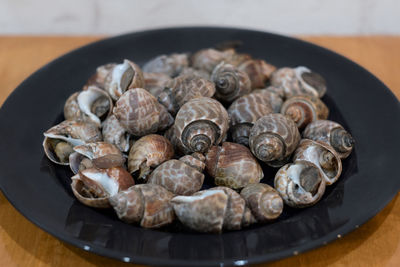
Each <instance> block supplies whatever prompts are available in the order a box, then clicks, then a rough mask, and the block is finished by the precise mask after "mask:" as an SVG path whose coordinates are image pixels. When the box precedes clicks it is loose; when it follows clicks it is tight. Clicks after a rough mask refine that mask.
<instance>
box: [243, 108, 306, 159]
mask: <svg viewBox="0 0 400 267" xmlns="http://www.w3.org/2000/svg"><path fill="white" fill-rule="evenodd" d="M299 142H300V133H299V130H298V129H297V126H296V124H295V123H294V122H293V121H292V120H291V119H289V118H288V117H286V116H284V115H282V114H268V115H266V116H263V117H261V118H260V119H258V120H257V121H256V123H255V124H254V126H253V127H252V128H251V131H250V137H249V145H250V149H251V152H252V153H253V155H255V156H256V157H257V158H258V159H259V160H261V161H264V162H266V163H267V164H268V165H270V166H272V167H280V166H282V165H284V164H285V163H286V162H287V161H288V159H289V157H290V155H291V154H292V153H293V151H294V150H295V149H296V147H297V145H298V143H299Z"/></svg>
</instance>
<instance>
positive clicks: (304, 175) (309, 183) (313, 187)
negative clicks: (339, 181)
mask: <svg viewBox="0 0 400 267" xmlns="http://www.w3.org/2000/svg"><path fill="white" fill-rule="evenodd" d="M299 180H300V185H301V187H302V188H303V189H304V190H305V191H307V192H309V193H311V195H312V196H315V195H316V194H317V193H318V189H319V186H320V184H321V182H322V177H321V175H320V174H319V171H318V169H317V168H315V167H313V166H306V167H305V168H303V169H302V170H301V172H300V177H299ZM297 186H298V185H297Z"/></svg>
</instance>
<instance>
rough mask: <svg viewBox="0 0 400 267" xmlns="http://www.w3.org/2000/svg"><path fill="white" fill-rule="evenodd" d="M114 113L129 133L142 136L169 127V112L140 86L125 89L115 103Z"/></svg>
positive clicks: (170, 120) (171, 120)
mask: <svg viewBox="0 0 400 267" xmlns="http://www.w3.org/2000/svg"><path fill="white" fill-rule="evenodd" d="M114 115H115V117H116V118H117V119H118V121H119V122H120V124H121V125H122V127H124V128H125V129H126V130H127V131H128V132H129V133H130V134H133V135H135V136H143V135H146V134H150V133H155V132H157V131H161V130H164V129H166V128H167V127H169V126H170V125H171V124H172V123H173V118H172V116H171V114H169V113H168V111H167V110H166V109H165V107H164V106H163V105H161V104H160V103H158V102H157V99H156V98H155V97H154V96H152V95H151V94H150V93H149V92H147V91H146V90H145V89H142V88H135V89H130V90H128V91H126V92H125V93H124V94H123V95H122V96H121V97H120V98H119V99H118V101H117V102H116V103H115V107H114Z"/></svg>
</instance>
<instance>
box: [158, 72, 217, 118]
mask: <svg viewBox="0 0 400 267" xmlns="http://www.w3.org/2000/svg"><path fill="white" fill-rule="evenodd" d="M164 87H165V89H164V91H163V92H161V93H160V95H159V96H158V102H160V103H161V104H162V105H164V107H166V109H167V110H168V112H170V113H171V114H173V115H175V114H176V112H178V110H179V109H180V108H181V107H182V106H183V105H184V104H185V103H186V102H188V101H190V100H191V99H194V98H198V97H212V96H213V95H214V93H215V86H214V84H213V83H212V82H210V81H208V80H206V79H203V78H199V77H195V76H178V77H176V78H175V79H173V80H171V81H169V82H167V83H166V84H165V86H164Z"/></svg>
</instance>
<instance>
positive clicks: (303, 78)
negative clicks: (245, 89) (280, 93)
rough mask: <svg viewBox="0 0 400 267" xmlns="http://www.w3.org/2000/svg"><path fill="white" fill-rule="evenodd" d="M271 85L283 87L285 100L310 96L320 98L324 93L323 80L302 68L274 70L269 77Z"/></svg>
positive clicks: (324, 84)
mask: <svg viewBox="0 0 400 267" xmlns="http://www.w3.org/2000/svg"><path fill="white" fill-rule="evenodd" d="M271 85H273V86H276V87H280V86H281V87H283V89H284V91H285V97H286V98H290V97H292V96H295V95H311V96H314V97H320V98H321V97H323V96H324V94H325V92H326V81H325V79H324V78H323V77H322V76H321V75H320V74H318V73H316V72H313V71H311V70H310V69H308V68H306V67H304V66H299V67H296V68H288V67H285V68H280V69H278V70H276V71H275V72H274V73H272V75H271Z"/></svg>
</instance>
